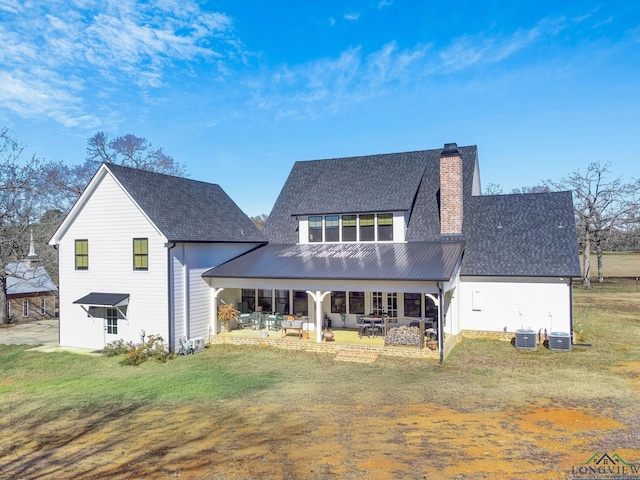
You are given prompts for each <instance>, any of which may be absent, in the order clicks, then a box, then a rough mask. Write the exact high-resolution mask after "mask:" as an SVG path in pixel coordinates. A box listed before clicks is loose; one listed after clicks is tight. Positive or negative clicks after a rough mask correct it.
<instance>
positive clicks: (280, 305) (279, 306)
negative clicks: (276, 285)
mask: <svg viewBox="0 0 640 480" xmlns="http://www.w3.org/2000/svg"><path fill="white" fill-rule="evenodd" d="M276 313H289V290H276Z"/></svg>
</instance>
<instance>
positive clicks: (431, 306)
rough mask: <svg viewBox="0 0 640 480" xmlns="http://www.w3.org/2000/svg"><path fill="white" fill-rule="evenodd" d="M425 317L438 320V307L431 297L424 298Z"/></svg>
mask: <svg viewBox="0 0 640 480" xmlns="http://www.w3.org/2000/svg"><path fill="white" fill-rule="evenodd" d="M424 316H425V317H427V318H433V319H434V320H436V321H437V320H438V306H437V305H436V304H435V303H434V302H433V300H432V299H431V298H430V297H424Z"/></svg>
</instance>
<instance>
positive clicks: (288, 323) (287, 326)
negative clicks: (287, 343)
mask: <svg viewBox="0 0 640 480" xmlns="http://www.w3.org/2000/svg"><path fill="white" fill-rule="evenodd" d="M302 324H303V322H302V320H290V319H287V320H283V321H282V325H281V326H282V336H283V337H285V336H286V335H287V333H288V330H294V331H295V332H296V334H297V335H298V337H299V338H302Z"/></svg>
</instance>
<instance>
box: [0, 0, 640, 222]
mask: <svg viewBox="0 0 640 480" xmlns="http://www.w3.org/2000/svg"><path fill="white" fill-rule="evenodd" d="M0 46H1V48H0V126H6V127H9V128H10V129H11V130H12V132H13V134H14V137H15V138H16V139H18V140H19V141H21V142H23V143H25V144H27V150H28V151H29V152H30V153H36V154H37V155H39V156H41V157H44V158H46V159H60V160H64V161H66V162H69V163H80V162H82V161H83V160H84V157H85V153H86V141H87V139H88V138H89V137H91V136H92V135H93V134H95V133H96V132H97V131H99V130H103V131H106V132H108V133H109V134H110V136H111V137H114V136H118V135H122V134H125V133H133V134H135V135H137V136H142V137H145V138H147V139H148V140H149V141H151V142H152V143H153V145H154V146H156V147H163V148H164V149H165V152H166V153H167V154H168V155H171V156H172V157H174V158H175V159H176V160H178V161H179V162H181V163H183V164H185V165H186V167H187V170H188V172H189V174H190V177H191V178H194V179H198V180H203V181H208V182H213V183H218V184H220V185H221V186H222V187H223V188H224V189H225V190H226V191H227V193H228V194H229V195H230V196H231V197H232V198H233V199H234V200H235V201H236V203H238V205H240V207H241V208H242V209H243V210H245V212H246V213H247V214H249V215H257V214H260V213H268V212H269V211H270V210H271V207H272V206H273V203H274V201H275V199H276V197H277V195H278V193H279V191H280V189H281V187H282V185H283V183H284V181H285V180H286V177H287V175H288V173H289V171H290V169H291V167H292V165H293V163H294V162H295V161H296V160H313V159H319V158H333V157H346V156H353V155H367V154H375V153H391V152H402V151H412V150H421V149H430V148H440V147H442V145H443V144H444V143H449V142H456V143H457V144H458V145H477V146H478V150H479V158H480V169H481V180H482V184H483V185H486V184H488V183H494V184H499V185H501V186H502V188H503V190H504V191H505V192H509V191H510V189H512V188H516V187H522V186H530V185H534V184H537V183H538V182H539V181H541V180H543V179H554V180H559V179H560V178H562V177H563V176H566V175H567V174H568V173H570V172H572V171H575V170H578V169H580V170H585V169H586V167H587V166H588V164H589V163H591V162H611V163H612V175H614V176H625V177H639V176H640V172H639V170H640V167H639V165H640V162H639V161H638V160H639V158H638V157H639V155H638V152H639V150H640V149H639V139H640V128H639V125H640V123H639V120H638V119H639V118H640V84H639V77H640V4H638V2H633V1H617V2H592V1H590V0H580V1H568V2H563V1H559V0H556V1H544V0H541V1H536V2H520V1H500V0H495V1H483V0H473V1H471V0H467V1H461V0H451V1H448V2H436V1H424V2H423V1H417V0H412V1H409V0H347V1H336V0H322V1H278V0H272V1H246V0H244V1H243V0H223V1H196V0H156V1H149V2H134V1H129V0H100V1H93V0H60V1H57V0H48V1H46V0H45V1H35V0H33V1H31V0H30V1H19V0H0Z"/></svg>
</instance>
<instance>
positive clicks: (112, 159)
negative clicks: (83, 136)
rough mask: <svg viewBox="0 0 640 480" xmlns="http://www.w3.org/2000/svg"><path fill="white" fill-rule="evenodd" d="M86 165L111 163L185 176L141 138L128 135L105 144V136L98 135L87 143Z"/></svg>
mask: <svg viewBox="0 0 640 480" xmlns="http://www.w3.org/2000/svg"><path fill="white" fill-rule="evenodd" d="M87 161H89V162H91V161H92V162H97V163H98V164H100V163H102V162H107V163H115V164H117V165H126V166H128V167H133V168H137V169H140V170H148V171H151V172H158V173H166V174H168V175H177V176H185V175H186V170H185V168H184V166H183V165H181V164H180V163H178V162H176V161H175V160H174V159H173V158H172V157H170V156H168V155H167V154H165V153H164V150H163V149H162V148H154V147H153V145H152V144H151V142H149V141H147V140H146V139H145V138H141V137H136V136H135V135H132V134H130V133H128V134H126V135H122V136H121V137H116V138H114V139H113V140H109V135H108V134H107V133H105V132H98V133H96V134H95V135H94V136H93V137H91V138H90V139H89V140H88V142H87Z"/></svg>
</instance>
